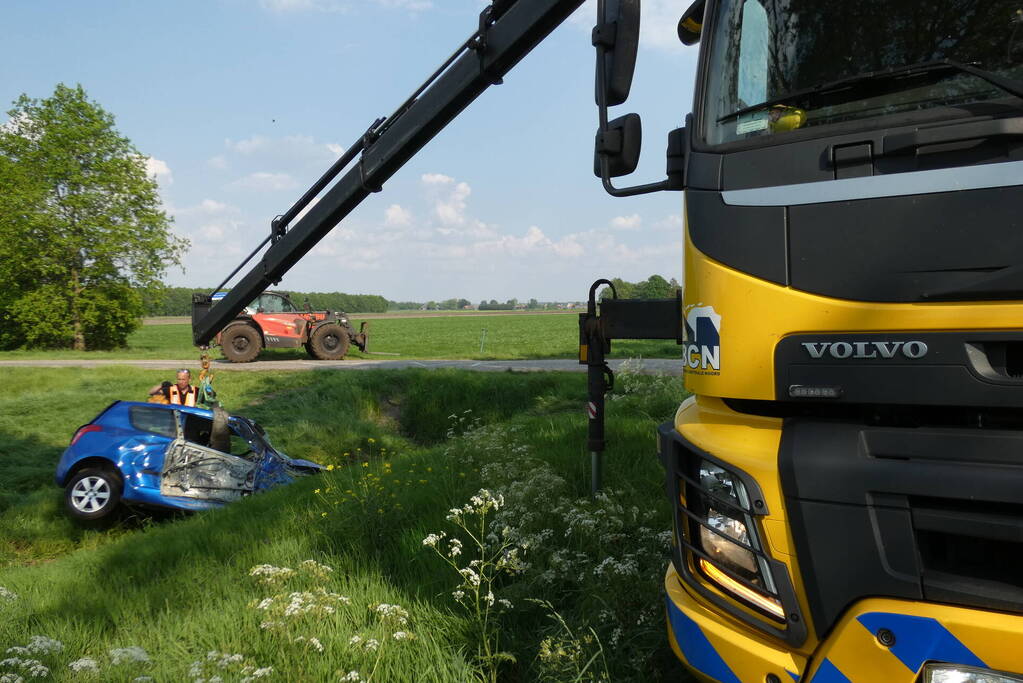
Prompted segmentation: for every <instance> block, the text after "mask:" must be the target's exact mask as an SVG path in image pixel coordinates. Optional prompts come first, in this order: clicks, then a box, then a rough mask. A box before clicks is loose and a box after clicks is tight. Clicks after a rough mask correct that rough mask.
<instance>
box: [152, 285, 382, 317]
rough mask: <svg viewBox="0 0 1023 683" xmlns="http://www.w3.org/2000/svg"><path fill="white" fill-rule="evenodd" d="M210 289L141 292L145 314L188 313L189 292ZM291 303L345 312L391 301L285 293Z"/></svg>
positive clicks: (334, 294) (364, 310)
mask: <svg viewBox="0 0 1023 683" xmlns="http://www.w3.org/2000/svg"><path fill="white" fill-rule="evenodd" d="M209 291H210V290H209V288H203V287H198V288H196V289H192V288H189V287H165V288H163V290H161V291H159V292H149V293H146V294H144V295H143V297H144V300H145V315H146V316H160V315H191V314H192V293H193V292H209ZM288 296H289V297H290V298H291V301H292V303H294V304H295V305H296V306H298V307H299V308H300V309H301V308H304V307H305V302H306V300H308V301H309V307H310V308H311V309H312V310H314V311H345V312H348V313H386V312H387V310H388V308H390V302H389V301H388V300H387V299H386V298H384V297H382V296H380V295H378V294H345V293H344V292H290V291H289V292H288Z"/></svg>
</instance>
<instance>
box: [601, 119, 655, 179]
mask: <svg viewBox="0 0 1023 683" xmlns="http://www.w3.org/2000/svg"><path fill="white" fill-rule="evenodd" d="M642 146H643V123H642V121H641V120H640V118H639V114H626V115H625V116H620V117H618V118H617V119H615V120H614V121H609V122H608V124H607V129H606V130H598V131H597V139H596V144H595V145H594V150H593V173H594V175H596V176H597V177H598V178H602V177H603V174H602V173H601V169H600V157H601V155H602V154H603V155H605V156H606V157H607V174H608V176H609V177H611V178H618V177H620V176H623V175H628V174H630V173H632V172H633V171H635V170H636V166H638V165H639V150H640V148H641V147H642Z"/></svg>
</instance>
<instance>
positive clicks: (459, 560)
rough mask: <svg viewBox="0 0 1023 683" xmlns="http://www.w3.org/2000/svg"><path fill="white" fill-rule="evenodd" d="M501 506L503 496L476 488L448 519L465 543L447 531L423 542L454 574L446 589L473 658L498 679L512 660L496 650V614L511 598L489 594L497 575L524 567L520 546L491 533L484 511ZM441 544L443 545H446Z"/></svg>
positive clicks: (488, 675)
mask: <svg viewBox="0 0 1023 683" xmlns="http://www.w3.org/2000/svg"><path fill="white" fill-rule="evenodd" d="M502 505H504V497H503V496H501V495H500V494H498V495H494V494H492V493H491V492H490V491H488V490H487V489H480V491H479V492H478V493H477V494H476V495H474V496H473V497H472V498H470V499H469V502H468V503H466V504H465V505H463V506H462V507H456V508H452V509H451V510H450V511H449V512H448V515H447V518H446V519H447V520H448V521H449V522H451V523H452V524H453V525H454V526H456V527H457V528H458V529H460V530H461V532H462V533H463V534H464V535H465V536H466V537H467V538H468V540H469V542H468V544H466V543H464V542H463V541H462V540H461V539H460V538H458V537H457V536H452V537H450V538H448V536H447V533H446V532H443V531H442V532H440V533H439V534H430V535H429V536H427V537H426V538H424V539H423V545H424V546H426V547H428V548H432V549H433V550H434V552H436V553H437V555H438V556H439V557H440V558H441V559H443V560H444V562H446V563H447V564H448V566H449V567H451V569H452V570H453V571H454V572H455V574H457V575H458V577H459V583H458V586H457V587H456V588H455V590H454V591H453V592H452V593H451V597H453V598H454V599H455V602H457V603H458V604H459V605H461V606H462V607H463V608H464V609H465V611H466V612H467V613H468V615H469V617H470V619H471V620H472V623H473V627H474V631H475V634H476V637H477V638H478V641H479V651H478V654H477V660H478V663H479V666H480V668H481V670H482V672H483V674H484V676H485V677H486V679H487V680H489V681H495V682H496V681H497V679H498V672H499V670H500V668H501V665H502V664H504V663H508V662H514V661H515V657H514V656H513V655H512V654H511V653H510V652H503V651H502V650H501V649H500V628H499V620H500V616H501V613H502V612H504V611H506V610H509V609H511V608H512V603H511V601H509V600H507V599H505V598H498V597H497V595H496V594H495V593H494V590H495V589H496V588H497V584H498V583H499V582H500V580H501V579H502V577H505V576H514V575H515V574H518V573H520V572H521V571H522V570H523V569H524V568H525V565H524V563H523V562H522V560H521V558H520V557H519V548H518V547H516V546H515V544H514V543H510V542H508V540H507V538H508V532H509V531H510V530H502V532H501V533H500V534H499V535H498V534H494V533H492V532H490V525H489V524H488V519H487V515H488V514H489V513H490V512H496V511H497V510H500V509H501V506H502ZM445 545H446V546H447V547H446V549H445Z"/></svg>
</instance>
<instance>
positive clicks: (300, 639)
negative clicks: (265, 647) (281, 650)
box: [291, 636, 323, 652]
mask: <svg viewBox="0 0 1023 683" xmlns="http://www.w3.org/2000/svg"><path fill="white" fill-rule="evenodd" d="M291 642H293V643H305V644H306V645H307V646H308V647H309V648H311V649H313V650H316V651H317V652H323V643H321V642H320V639H319V638H316V637H314V636H311V637H309V638H306V637H305V636H296V637H295V639H294V640H292V641H291Z"/></svg>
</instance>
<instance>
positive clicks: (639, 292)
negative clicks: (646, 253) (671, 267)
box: [600, 275, 682, 299]
mask: <svg viewBox="0 0 1023 683" xmlns="http://www.w3.org/2000/svg"><path fill="white" fill-rule="evenodd" d="M611 282H612V283H614V286H615V291H616V292H617V293H618V298H619V299H670V298H672V297H674V296H675V292H677V291H678V290H680V289H682V285H680V284H679V283H678V281H677V280H676V279H675V278H671V279H670V280H665V279H664V278H663V277H661V276H660V275H651V276H650V277H648V278H647V279H646V280H642V281H640V282H627V281H626V280H623V279H621V278H620V277H616V278H612V279H611ZM610 296H611V288H610V287H605V288H604V291H603V292H601V294H600V298H601V299H605V298H610Z"/></svg>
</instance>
